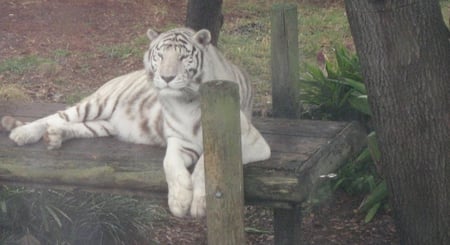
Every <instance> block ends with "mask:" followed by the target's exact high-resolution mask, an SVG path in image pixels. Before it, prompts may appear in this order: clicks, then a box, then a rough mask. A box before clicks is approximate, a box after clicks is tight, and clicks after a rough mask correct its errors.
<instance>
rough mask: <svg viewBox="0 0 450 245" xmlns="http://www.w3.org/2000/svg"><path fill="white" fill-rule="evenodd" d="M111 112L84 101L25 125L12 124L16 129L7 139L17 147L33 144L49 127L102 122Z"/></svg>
mask: <svg viewBox="0 0 450 245" xmlns="http://www.w3.org/2000/svg"><path fill="white" fill-rule="evenodd" d="M109 107H112V106H109ZM111 111H112V109H111V108H103V106H102V105H98V104H97V103H95V101H94V100H85V101H83V102H81V103H79V104H77V105H75V106H72V107H69V108H67V109H66V110H63V111H59V112H57V113H54V114H52V115H50V116H47V117H44V118H41V119H38V120H35V121H33V122H30V123H28V124H25V125H21V126H20V123H14V124H13V125H16V126H17V127H15V128H13V129H12V128H11V129H12V131H11V133H10V135H9V138H10V139H11V140H13V141H14V142H16V144H18V145H25V144H31V143H35V142H37V141H39V140H40V139H41V138H42V136H44V134H45V133H46V132H47V128H48V127H49V126H55V125H56V126H59V125H62V124H65V123H79V122H85V121H93V120H102V119H104V118H107V117H108V116H109V115H110V113H111ZM7 121H8V120H7ZM2 124H3V120H2ZM22 124H23V123H22Z"/></svg>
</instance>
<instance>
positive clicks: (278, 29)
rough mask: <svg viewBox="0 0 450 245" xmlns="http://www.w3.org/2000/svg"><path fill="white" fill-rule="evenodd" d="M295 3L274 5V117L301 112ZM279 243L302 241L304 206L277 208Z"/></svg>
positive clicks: (296, 114)
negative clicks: (301, 230)
mask: <svg viewBox="0 0 450 245" xmlns="http://www.w3.org/2000/svg"><path fill="white" fill-rule="evenodd" d="M297 16H298V14H297V6H296V5H295V4H284V3H280V4H274V5H273V8H272V18H271V23H272V27H271V28H272V29H271V35H272V36H271V38H272V41H271V65H272V110H273V115H274V117H287V118H296V117H297V116H298V115H299V113H300V109H299V98H298V94H299V93H300V91H299V88H298V87H297V86H296V84H297V83H298V82H299V74H298V69H299V58H298V52H299V49H298V24H297ZM273 220H274V221H273V225H274V231H275V244H277V245H278V244H280V245H297V244H300V225H301V223H302V220H301V209H300V207H299V206H295V207H293V208H291V209H281V208H274V210H273Z"/></svg>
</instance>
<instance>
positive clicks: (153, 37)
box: [147, 28, 159, 41]
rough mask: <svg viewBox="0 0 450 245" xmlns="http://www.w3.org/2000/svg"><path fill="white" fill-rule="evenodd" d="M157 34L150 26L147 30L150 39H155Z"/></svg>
mask: <svg viewBox="0 0 450 245" xmlns="http://www.w3.org/2000/svg"><path fill="white" fill-rule="evenodd" d="M158 36H159V33H158V32H156V31H154V30H153V29H152V28H150V29H148V30H147V37H148V39H150V41H153V40H155V39H156V38H157V37H158Z"/></svg>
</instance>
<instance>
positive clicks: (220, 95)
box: [200, 81, 245, 245]
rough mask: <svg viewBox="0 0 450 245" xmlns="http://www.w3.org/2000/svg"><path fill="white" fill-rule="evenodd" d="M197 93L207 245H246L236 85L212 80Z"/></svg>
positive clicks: (237, 91) (237, 90)
mask: <svg viewBox="0 0 450 245" xmlns="http://www.w3.org/2000/svg"><path fill="white" fill-rule="evenodd" d="M200 94H201V98H202V105H201V110H202V128H203V145H204V158H205V181H206V215H207V220H206V222H207V226H208V244H230V245H232V244H245V234H244V185H243V167H242V155H241V128H240V109H239V89H238V85H237V84H236V83H232V82H226V81H211V82H207V83H205V84H203V85H202V86H201V88H200Z"/></svg>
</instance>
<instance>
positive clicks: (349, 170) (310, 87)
mask: <svg viewBox="0 0 450 245" xmlns="http://www.w3.org/2000/svg"><path fill="white" fill-rule="evenodd" d="M335 56H336V57H335V62H336V65H334V64H333V63H332V62H330V61H328V60H325V61H324V64H323V68H322V69H320V68H317V67H314V66H308V72H307V74H306V76H307V79H302V80H301V83H302V84H301V88H302V95H301V96H302V97H301V98H303V101H302V102H303V104H305V103H306V104H310V105H311V104H312V105H314V106H316V109H315V111H313V112H311V111H310V112H309V113H310V115H313V116H314V115H315V116H316V117H320V118H322V119H333V120H354V119H358V120H360V121H362V122H363V123H364V124H366V126H367V127H368V128H370V127H369V126H368V125H367V122H368V120H369V119H370V116H371V111H370V108H369V103H368V98H367V92H366V89H365V86H364V83H363V80H362V76H361V72H360V66H359V61H358V57H357V56H356V55H355V54H351V53H350V52H349V51H348V50H346V49H344V48H342V47H341V48H337V49H336V51H335ZM368 142H369V144H368V147H367V148H366V149H364V150H363V151H362V152H361V153H360V155H359V156H358V157H357V158H356V159H355V160H353V161H352V162H350V163H348V164H346V165H345V166H344V167H342V168H341V169H340V170H339V171H338V174H337V176H338V178H337V179H336V180H334V184H333V189H337V188H341V189H343V190H344V191H346V192H347V193H350V194H363V195H365V198H364V200H363V201H362V203H361V204H360V207H359V211H360V212H364V213H366V216H365V219H364V220H365V222H370V221H371V220H372V219H373V217H374V216H375V214H376V213H377V212H378V210H379V209H380V208H381V207H386V206H387V188H386V182H385V181H384V180H383V179H382V178H381V177H380V176H379V175H378V172H377V169H376V163H378V162H379V158H380V153H379V149H378V145H377V142H376V135H375V133H374V132H371V133H370V134H369V135H368Z"/></svg>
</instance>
